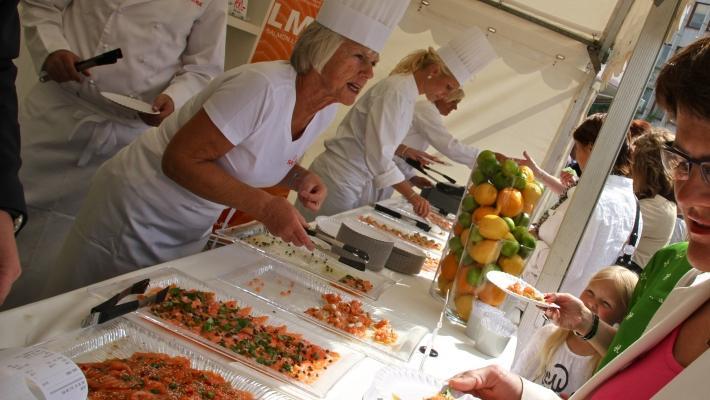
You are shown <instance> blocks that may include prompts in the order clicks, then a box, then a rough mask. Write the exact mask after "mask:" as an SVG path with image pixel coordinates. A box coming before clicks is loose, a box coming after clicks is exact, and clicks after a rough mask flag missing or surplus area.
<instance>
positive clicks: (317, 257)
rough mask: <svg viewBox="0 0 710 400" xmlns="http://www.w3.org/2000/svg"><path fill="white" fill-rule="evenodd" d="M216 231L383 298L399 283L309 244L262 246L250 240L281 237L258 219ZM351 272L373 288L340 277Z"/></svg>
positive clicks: (341, 285) (272, 256)
mask: <svg viewBox="0 0 710 400" xmlns="http://www.w3.org/2000/svg"><path fill="white" fill-rule="evenodd" d="M216 235H217V236H218V237H219V238H220V240H223V241H226V240H231V241H232V242H234V243H237V244H239V245H241V246H244V247H246V248H249V249H252V250H253V251H256V252H258V253H259V254H262V255H264V256H266V257H267V258H269V259H272V260H277V261H281V262H283V263H286V264H289V265H293V266H296V267H298V268H300V269H302V270H304V271H306V272H308V273H311V274H313V275H316V276H318V277H320V278H322V279H325V280H326V281H328V282H330V283H331V284H333V285H334V286H337V287H339V288H341V289H343V290H346V291H348V292H351V293H354V294H356V295H358V296H364V297H367V298H370V299H372V300H377V299H379V298H380V296H381V295H382V293H384V291H385V290H387V289H389V288H390V287H392V286H394V284H395V283H396V282H395V281H394V280H393V279H391V278H388V277H386V276H384V275H380V274H377V273H375V272H372V271H358V270H356V269H355V268H352V267H350V266H348V265H345V264H343V263H341V262H339V261H338V260H336V259H334V258H333V257H331V256H329V255H326V254H324V253H322V252H320V251H318V250H314V251H313V252H311V251H310V250H308V249H306V248H305V247H295V246H292V245H291V246H289V245H286V246H285V247H284V246H283V245H270V246H259V245H257V244H254V243H250V241H249V240H250V239H252V240H254V238H256V237H259V236H260V235H266V236H267V237H268V238H269V240H271V238H273V239H276V240H277V241H280V239H278V238H275V237H274V236H272V235H271V234H269V233H268V231H267V230H266V227H265V226H264V225H262V224H261V223H258V222H257V223H254V222H250V223H248V224H244V225H239V226H235V227H231V228H227V229H222V230H219V231H217V232H216ZM311 240H314V241H315V242H318V239H316V238H311ZM320 243H322V244H323V245H324V246H326V247H327V246H328V245H327V244H325V243H324V242H320ZM347 275H350V276H353V277H355V278H358V279H362V280H364V281H369V282H370V283H371V284H372V289H370V290H369V291H367V292H363V291H361V290H358V289H355V288H353V287H350V286H347V285H345V284H344V283H342V282H340V280H341V279H343V278H345V277H346V276H347Z"/></svg>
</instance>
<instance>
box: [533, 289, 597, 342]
mask: <svg viewBox="0 0 710 400" xmlns="http://www.w3.org/2000/svg"><path fill="white" fill-rule="evenodd" d="M545 301H546V302H548V303H555V304H557V305H558V306H560V308H546V309H545V310H544V312H545V316H546V317H547V318H548V319H550V320H552V322H554V323H555V324H556V325H557V326H559V327H560V328H563V329H569V330H571V331H575V332H578V333H581V334H586V333H587V332H589V329H590V328H591V326H592V320H593V314H592V311H591V310H590V309H588V308H587V306H585V305H584V303H582V300H580V299H578V298H576V297H574V296H572V295H571V294H569V293H547V294H545Z"/></svg>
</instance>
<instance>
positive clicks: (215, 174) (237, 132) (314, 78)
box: [45, 0, 409, 294]
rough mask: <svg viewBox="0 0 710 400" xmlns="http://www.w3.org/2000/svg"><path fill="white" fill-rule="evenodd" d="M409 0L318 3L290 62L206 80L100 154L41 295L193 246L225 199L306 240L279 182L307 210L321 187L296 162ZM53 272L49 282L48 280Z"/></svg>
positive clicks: (199, 244) (371, 62)
mask: <svg viewBox="0 0 710 400" xmlns="http://www.w3.org/2000/svg"><path fill="white" fill-rule="evenodd" d="M408 5H409V0H394V1H392V0H390V1H381V0H325V1H324V2H323V5H322V7H321V9H320V12H319V14H318V16H317V17H316V19H315V21H314V22H312V23H311V24H310V25H309V26H308V27H307V28H306V29H304V30H303V32H301V36H300V37H299V39H298V41H297V42H296V44H295V46H294V49H293V52H292V54H291V59H290V61H272V62H261V63H255V64H248V65H242V66H240V67H237V68H235V69H233V70H231V71H228V72H226V73H225V74H223V75H221V76H219V77H217V78H215V80H213V81H212V83H210V85H209V86H208V87H207V88H206V89H205V90H204V91H202V92H201V93H199V94H198V95H196V96H195V97H193V98H192V99H190V100H189V101H188V102H187V103H186V104H185V105H184V106H183V107H182V108H181V109H180V110H178V111H177V112H176V113H174V114H173V115H172V116H170V117H169V118H168V119H166V120H165V122H164V123H163V124H162V125H161V126H159V127H157V128H153V129H150V130H148V131H147V132H145V133H144V134H142V135H141V136H140V137H139V138H138V139H137V140H136V141H134V142H133V143H132V144H130V145H129V146H128V147H126V148H125V149H124V150H123V151H121V152H120V153H119V154H117V155H116V156H115V157H113V158H112V159H111V160H109V161H107V162H106V163H105V164H104V165H103V166H102V167H101V168H100V169H99V171H98V172H97V174H96V177H95V178H94V180H93V181H92V184H91V188H90V191H89V195H88V197H87V200H86V202H85V203H84V205H83V207H82V209H81V211H80V212H79V215H78V216H77V219H76V222H75V223H74V226H73V227H72V230H71V232H70V234H69V236H68V237H67V239H66V241H65V243H64V246H63V248H62V252H61V253H60V256H59V259H58V261H57V268H56V269H55V270H53V271H52V272H53V278H52V279H51V280H52V281H53V284H52V285H51V287H49V288H48V289H47V291H46V292H45V293H46V294H56V293H58V292H61V291H63V290H69V289H72V288H76V287H79V286H83V285H87V284H90V283H93V282H96V281H99V280H102V279H107V278H111V277H113V276H116V275H119V274H122V273H126V272H130V271H133V270H136V269H139V268H142V267H147V266H151V265H155V264H158V263H161V262H165V261H168V260H171V259H174V258H178V257H182V256H186V255H189V254H194V253H196V252H199V251H200V250H201V249H202V248H203V247H204V245H205V243H206V242H207V238H208V236H209V234H210V232H211V228H212V225H213V224H214V222H215V221H216V220H217V217H219V214H220V212H221V211H222V210H223V209H224V207H225V206H227V207H232V208H235V209H238V210H242V211H244V212H246V213H248V214H250V215H252V216H253V217H254V218H255V219H256V220H258V221H261V222H262V223H264V225H265V226H266V228H267V229H268V230H269V231H270V232H271V233H272V234H274V235H276V236H279V237H281V238H282V239H283V240H284V241H286V242H291V243H293V244H294V245H296V246H307V247H309V248H313V244H312V243H311V241H310V239H309V238H308V235H307V234H306V231H305V227H307V224H306V221H305V220H304V219H303V217H302V216H301V215H300V214H299V213H298V212H297V211H296V209H295V208H294V206H293V205H292V204H291V203H289V202H288V201H287V200H286V199H284V198H283V197H280V196H274V195H271V194H269V193H267V192H265V191H263V190H261V189H260V188H264V187H270V186H275V185H281V186H283V187H287V188H289V189H291V190H294V191H295V192H297V193H298V199H299V201H300V203H302V204H303V205H304V206H305V207H306V208H308V209H313V210H317V209H318V207H319V206H320V204H321V202H322V199H323V197H324V196H325V194H326V191H325V187H324V186H323V184H322V183H321V181H320V179H319V178H318V176H317V175H315V174H313V173H310V172H308V170H306V169H305V168H302V167H301V166H300V165H299V164H298V160H299V159H300V158H301V157H302V156H303V153H304V152H305V151H306V150H307V149H308V147H309V146H310V145H311V144H312V143H313V141H314V140H316V138H318V136H319V135H320V134H321V133H323V131H324V130H325V129H326V128H327V127H328V125H330V123H331V122H332V121H333V118H334V117H335V114H336V112H337V108H338V105H339V104H347V105H350V104H353V103H354V102H355V100H356V98H357V96H358V95H359V92H360V90H361V89H362V88H363V87H364V86H365V85H366V84H367V82H368V81H369V80H370V78H372V76H373V67H374V66H375V64H376V63H377V61H378V60H379V51H381V50H382V48H383V47H384V43H385V41H386V40H387V38H388V37H389V35H390V32H391V31H392V29H393V28H394V27H395V26H396V25H397V23H398V22H399V20H400V19H401V17H402V15H403V14H404V12H405V10H406V8H407V6H408ZM54 281H56V284H55V283H54Z"/></svg>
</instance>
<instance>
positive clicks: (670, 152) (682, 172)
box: [661, 142, 710, 184]
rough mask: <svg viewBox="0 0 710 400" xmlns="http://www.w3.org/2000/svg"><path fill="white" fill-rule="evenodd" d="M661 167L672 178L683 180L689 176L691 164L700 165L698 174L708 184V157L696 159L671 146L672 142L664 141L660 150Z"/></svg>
mask: <svg viewBox="0 0 710 400" xmlns="http://www.w3.org/2000/svg"><path fill="white" fill-rule="evenodd" d="M661 162H663V167H664V168H665V169H666V170H667V171H668V172H669V173H670V174H671V177H672V178H673V180H676V181H685V180H688V178H689V177H690V169H691V168H692V166H693V165H697V166H698V167H700V175H701V176H702V177H703V180H704V181H705V183H706V184H710V159H707V158H706V159H703V160H697V159H694V158H691V157H690V156H689V155H687V154H685V153H683V152H682V151H680V150H679V149H678V148H677V147H675V146H673V142H666V143H665V145H664V146H663V150H661Z"/></svg>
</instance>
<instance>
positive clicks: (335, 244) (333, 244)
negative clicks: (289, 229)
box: [306, 228, 370, 271]
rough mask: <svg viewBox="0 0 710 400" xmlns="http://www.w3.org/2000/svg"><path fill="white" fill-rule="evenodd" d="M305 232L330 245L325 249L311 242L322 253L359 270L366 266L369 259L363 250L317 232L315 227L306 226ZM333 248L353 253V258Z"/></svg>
mask: <svg viewBox="0 0 710 400" xmlns="http://www.w3.org/2000/svg"><path fill="white" fill-rule="evenodd" d="M306 233H308V234H309V235H310V236H313V237H316V238H318V239H320V240H322V241H324V242H326V243H328V244H329V245H330V249H326V248H325V247H323V246H320V245H319V244H317V243H313V244H314V245H315V246H316V247H317V248H318V250H320V251H322V252H323V253H325V254H327V255H329V256H331V257H333V258H335V259H336V260H338V261H340V262H341V263H343V264H345V265H348V266H351V267H353V268H355V269H357V270H359V271H364V270H365V267H366V266H367V263H368V262H369V261H370V255H369V254H367V252H366V251H365V250H362V249H359V248H357V247H355V246H351V245H349V244H345V243H343V242H341V241H339V240H337V239H334V238H332V237H330V236H328V235H326V234H324V233H321V232H318V231H317V230H315V229H311V228H306ZM333 249H338V250H341V251H343V252H344V253H347V254H349V255H353V256H354V257H355V258H350V257H347V256H345V255H342V254H338V253H336V252H334V251H333Z"/></svg>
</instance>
